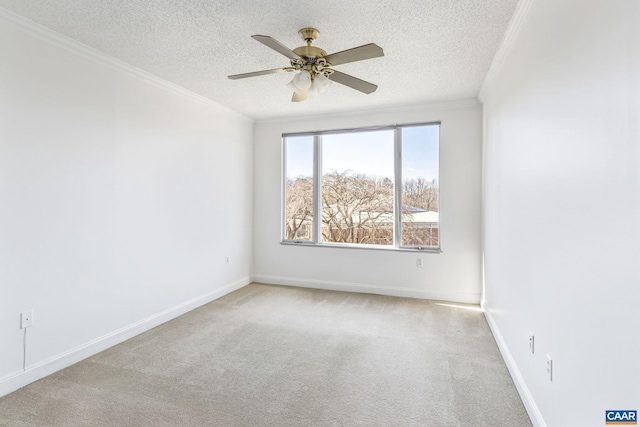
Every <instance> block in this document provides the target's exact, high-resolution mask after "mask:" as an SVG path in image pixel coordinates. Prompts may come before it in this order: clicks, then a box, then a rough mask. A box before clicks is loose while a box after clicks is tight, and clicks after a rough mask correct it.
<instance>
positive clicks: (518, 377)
mask: <svg viewBox="0 0 640 427" xmlns="http://www.w3.org/2000/svg"><path fill="white" fill-rule="evenodd" d="M483 308H484V317H485V318H486V319H487V323H488V324H489V328H490V329H491V333H492V334H493V337H494V338H495V340H496V343H497V344H498V349H500V353H501V354H502V358H503V359H504V362H505V364H506V365H507V369H509V373H510V374H511V378H512V379H513V382H514V383H515V385H516V389H517V390H518V393H519V394H520V398H521V399H522V403H523V404H524V407H525V409H526V410H527V413H528V414H529V418H531V422H532V423H533V425H534V427H547V423H545V422H544V418H542V414H541V413H540V409H538V405H536V402H535V400H533V396H532V395H531V392H530V391H529V387H527V384H526V383H525V381H524V378H522V374H521V373H520V369H518V365H517V364H516V361H515V359H514V358H513V356H512V355H511V352H510V351H509V347H507V343H506V342H505V341H504V338H503V337H502V334H501V333H500V329H499V328H498V325H497V324H496V322H495V320H494V319H493V316H492V315H491V309H490V308H489V307H487V304H486V302H484V303H483Z"/></svg>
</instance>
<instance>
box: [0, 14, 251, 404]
mask: <svg viewBox="0 0 640 427" xmlns="http://www.w3.org/2000/svg"><path fill="white" fill-rule="evenodd" d="M20 22H22V23H20ZM23 24H24V22H23V21H21V20H20V19H19V18H16V17H15V16H13V15H10V14H8V13H4V12H3V13H1V14H0V57H1V58H2V60H1V62H0V348H1V351H0V395H2V394H5V393H7V392H10V391H12V390H13V389H15V388H17V387H19V386H21V385H24V384H26V383H28V382H29V381H32V380H34V379H37V378H39V377H41V376H43V375H46V374H47V373H50V372H51V371H53V370H55V369H58V368H60V367H62V366H64V365H66V364H69V363H71V362H73V361H76V360H78V359H80V358H82V357H85V356H87V355H89V354H91V353H94V352H96V351H98V350H100V349H101V348H104V347H106V346H108V345H111V344H114V343H115V342H118V341H121V340H123V339H125V338H127V337H128V336H131V335H133V334H135V333H137V332H140V331H142V330H145V329H147V328H149V327H152V326H154V325H155V324H158V323H161V322H162V321H166V320H168V319H169V318H171V317H174V316H176V315H178V314H180V313H182V312H184V311H186V310H188V309H190V308H193V307H195V306H197V305H199V304H202V303H204V302H207V301H209V300H211V299H213V298H215V297H217V296H219V295H222V294H224V293H226V292H229V291H231V290H233V289H235V288H238V287H240V286H243V285H245V284H246V283H248V282H249V281H250V275H251V233H252V230H251V226H252V219H251V212H252V195H251V186H252V182H251V181H252V178H251V176H252V170H251V167H252V137H253V135H252V132H253V130H252V129H253V123H252V122H251V121H250V120H248V119H246V118H244V117H243V116H240V115H238V114H236V113H233V112H230V111H229V110H227V109H225V108H222V107H220V106H217V105H215V104H213V103H211V102H208V101H205V100H203V99H199V98H197V97H196V96H191V95H189V94H188V93H186V92H184V91H183V92H181V90H180V89H178V88H176V87H173V86H172V85H170V84H166V83H163V82H161V81H159V80H157V79H154V78H151V77H149V76H145V74H144V73H141V72H138V71H136V70H133V69H131V68H129V67H127V66H124V65H122V64H120V63H118V61H113V60H111V59H109V58H107V57H105V56H102V55H100V54H98V53H95V52H92V51H91V50H90V49H88V48H85V47H82V46H80V45H78V44H76V43H74V42H71V41H68V40H66V39H64V38H62V37H59V36H56V35H55V34H53V33H50V32H48V31H46V30H38V29H37V28H36V27H32V26H30V25H29V24H28V23H27V24H25V25H23ZM225 256H229V257H230V263H229V264H228V265H225V262H224V258H225ZM25 310H34V311H35V313H34V314H35V316H34V318H35V325H34V326H33V327H32V328H30V329H29V330H28V339H27V371H26V372H23V371H22V368H23V337H24V335H23V330H21V329H20V328H19V314H20V312H22V311H25Z"/></svg>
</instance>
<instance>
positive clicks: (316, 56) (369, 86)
mask: <svg viewBox="0 0 640 427" xmlns="http://www.w3.org/2000/svg"><path fill="white" fill-rule="evenodd" d="M299 34H300V35H301V36H302V38H303V40H304V41H305V42H306V43H307V45H306V46H300V47H297V48H295V49H293V50H291V49H289V48H288V47H286V46H285V45H283V44H282V43H280V42H279V41H277V40H276V39H274V38H273V37H269V36H261V35H254V36H251V38H253V39H254V40H257V41H259V42H260V43H262V44H264V45H265V46H267V47H270V48H271V49H273V50H275V51H276V52H278V53H280V54H282V55H284V56H286V57H287V58H289V60H290V64H291V65H290V66H289V67H284V68H275V69H272V70H263V71H255V72H253V73H244V74H234V75H231V76H229V78H230V79H231V80H237V79H244V78H247V77H255V76H262V75H265V74H276V73H286V72H292V71H299V73H298V74H296V75H295V76H294V78H293V80H292V81H291V82H290V83H289V84H288V85H287V86H289V87H290V88H291V89H292V90H293V91H294V92H293V98H291V101H292V102H300V101H304V100H306V99H307V97H313V96H316V95H318V94H320V93H322V92H324V91H325V90H326V89H327V87H328V86H329V85H330V84H331V83H332V82H336V83H340V84H342V85H345V86H348V87H350V88H352V89H355V90H359V91H360V92H363V93H366V94H369V93H372V92H375V90H376V89H378V86H376V85H374V84H373V83H369V82H366V81H364V80H360V79H358V78H356V77H353V76H350V75H349V74H345V73H341V72H340V71H337V70H334V69H333V68H332V67H333V66H335V65H340V64H346V63H348V62H355V61H362V60H364V59H371V58H378V57H380V56H384V52H383V51H382V48H381V47H380V46H378V45H376V44H374V43H369V44H365V45H363V46H358V47H354V48H352V49H347V50H343V51H341V52H336V53H332V54H331V55H327V52H325V51H324V50H322V49H320V48H319V47H316V46H311V43H313V42H314V41H315V40H316V39H317V38H318V36H319V35H320V33H319V32H318V30H316V29H315V28H303V29H301V30H300V31H299Z"/></svg>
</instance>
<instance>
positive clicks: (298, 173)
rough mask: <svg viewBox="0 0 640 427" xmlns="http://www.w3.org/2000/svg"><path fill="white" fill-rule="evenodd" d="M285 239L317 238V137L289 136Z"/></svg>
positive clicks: (309, 239)
mask: <svg viewBox="0 0 640 427" xmlns="http://www.w3.org/2000/svg"><path fill="white" fill-rule="evenodd" d="M284 149H285V159H286V160H285V229H284V238H285V240H304V241H312V240H313V136H304V137H288V138H286V139H285V148H284Z"/></svg>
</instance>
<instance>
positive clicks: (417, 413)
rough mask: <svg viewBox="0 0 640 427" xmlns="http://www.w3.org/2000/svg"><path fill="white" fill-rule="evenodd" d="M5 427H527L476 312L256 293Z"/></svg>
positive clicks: (87, 366)
mask: <svg viewBox="0 0 640 427" xmlns="http://www.w3.org/2000/svg"><path fill="white" fill-rule="evenodd" d="M474 308H475V309H476V310H473V309H474ZM0 425H1V426H11V427H21V426H64V427H71V426H119V427H120V426H279V427H281V426H429V427H438V426H447V427H451V426H469V427H480V426H491V427H499V426H509V427H521V426H522V427H525V426H531V422H530V421H529V418H528V416H527V413H526V411H525V409H524V406H523V405H522V402H521V400H520V397H519V396H518V393H517V392H516V389H515V386H514V384H513V382H512V380H511V377H510V376H509V373H508V371H507V368H506V366H505V364H504V361H503V360H502V358H501V356H500V352H499V351H498V348H497V346H496V344H495V341H494V339H493V337H492V335H491V332H490V331H489V327H488V325H487V323H486V321H485V319H484V316H483V314H482V313H481V312H479V311H477V306H472V305H464V304H452V305H446V303H439V302H435V301H425V300H419V299H409V298H396V297H385V296H379V295H367V294H355V293H343V292H332V291H323V290H315V289H304V288H294V287H284V286H270V285H259V284H251V285H248V286H246V287H244V288H242V289H240V290H238V291H235V292H233V293H231V294H229V295H226V296H224V297H222V298H220V299H218V300H216V301H214V302H212V303H210V304H207V305H205V306H203V307H200V308H198V309H196V310H194V311H191V312H189V313H187V314H185V315H183V316H181V317H179V318H177V319H175V320H172V321H170V322H168V323H165V324H163V325H161V326H159V327H157V328H155V329H152V330H151V331H148V332H146V333H144V334H141V335H139V336H137V337H135V338H132V339H130V340H128V341H126V342H124V343H122V344H120V345H117V346H115V347H112V348H110V349H108V350H106V351H104V352H102V353H99V354H97V355H95V356H93V357H91V358H89V359H86V360H84V361H82V362H80V363H77V364H76V365H73V366H71V367H69V368H67V369H64V370H62V371H60V372H57V373H55V374H53V375H51V376H49V377H47V378H44V379H42V380H40V381H37V382H35V383H33V384H30V385H29V386H27V387H24V388H22V389H20V390H18V391H16V392H14V393H12V394H9V395H7V396H5V397H3V398H0Z"/></svg>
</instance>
